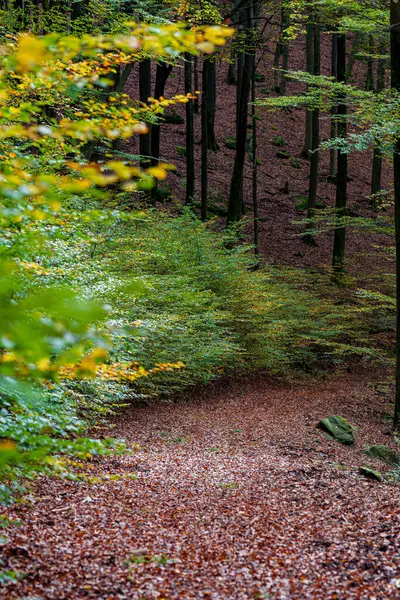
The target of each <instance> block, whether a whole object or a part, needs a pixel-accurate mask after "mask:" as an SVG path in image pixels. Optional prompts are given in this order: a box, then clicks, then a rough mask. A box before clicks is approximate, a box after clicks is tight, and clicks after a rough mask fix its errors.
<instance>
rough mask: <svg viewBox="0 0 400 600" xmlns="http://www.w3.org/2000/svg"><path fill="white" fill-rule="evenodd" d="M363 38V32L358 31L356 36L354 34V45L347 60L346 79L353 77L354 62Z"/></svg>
mask: <svg viewBox="0 0 400 600" xmlns="http://www.w3.org/2000/svg"><path fill="white" fill-rule="evenodd" d="M361 39H362V34H361V33H359V32H357V33H356V34H355V36H354V42H353V46H352V48H351V52H350V56H349V60H348V62H347V68H346V81H348V80H349V79H351V76H352V74H353V67H354V63H355V62H356V53H357V51H358V49H359V46H360V42H361Z"/></svg>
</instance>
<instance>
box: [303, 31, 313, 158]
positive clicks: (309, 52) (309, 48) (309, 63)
mask: <svg viewBox="0 0 400 600" xmlns="http://www.w3.org/2000/svg"><path fill="white" fill-rule="evenodd" d="M306 27H307V30H306V69H307V73H313V72H314V28H313V24H312V22H311V21H309V22H308V23H307V26H306ZM312 121H313V119H312V111H311V110H307V111H306V131H305V139H304V148H303V152H302V153H301V154H302V156H304V158H307V159H309V158H310V152H311V145H312V141H311V140H312Z"/></svg>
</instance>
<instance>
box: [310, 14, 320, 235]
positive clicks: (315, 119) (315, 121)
mask: <svg viewBox="0 0 400 600" xmlns="http://www.w3.org/2000/svg"><path fill="white" fill-rule="evenodd" d="M313 29H314V32H313V46H314V61H313V62H314V67H313V73H314V75H319V74H320V72H321V30H320V26H319V25H318V24H314V25H313ZM318 165H319V109H317V108H316V109H314V110H313V111H312V136H311V156H310V185H309V189H308V210H307V217H308V220H309V223H308V226H307V227H308V229H309V228H310V227H311V226H312V219H313V218H314V213H315V205H316V202H317V191H318ZM306 238H307V239H309V241H311V239H312V238H311V236H310V235H307V236H306Z"/></svg>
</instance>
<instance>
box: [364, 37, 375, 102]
mask: <svg viewBox="0 0 400 600" xmlns="http://www.w3.org/2000/svg"><path fill="white" fill-rule="evenodd" d="M372 50H373V44H372V36H371V35H370V36H368V54H369V56H368V60H367V78H366V80H365V89H366V90H367V92H372V90H373V89H374V88H375V85H374V59H373V58H372V56H371V54H372Z"/></svg>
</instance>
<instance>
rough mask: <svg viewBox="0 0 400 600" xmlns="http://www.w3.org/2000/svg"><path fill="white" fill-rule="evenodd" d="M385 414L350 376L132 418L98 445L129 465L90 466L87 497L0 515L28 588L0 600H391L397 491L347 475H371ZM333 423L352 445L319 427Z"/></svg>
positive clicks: (239, 388) (257, 380)
mask: <svg viewBox="0 0 400 600" xmlns="http://www.w3.org/2000/svg"><path fill="white" fill-rule="evenodd" d="M388 409H389V407H388V405H387V400H385V395H384V394H381V393H380V389H379V386H378V385H371V384H368V382H367V378H366V377H365V376H364V375H360V374H357V375H349V374H347V375H346V376H342V377H340V378H339V377H336V378H333V379H332V378H331V379H330V380H329V381H325V382H314V383H309V382H307V383H305V382H303V383H302V384H296V385H294V384H282V383H279V384H278V383H276V382H275V383H274V382H271V381H270V380H268V379H266V378H263V377H254V378H249V379H248V380H238V381H236V382H234V381H232V382H230V383H225V384H224V383H220V384H218V385H217V386H211V387H209V388H206V389H204V390H200V391H198V390H196V391H193V392H192V393H191V394H189V393H187V394H186V396H185V397H184V398H182V399H180V401H179V402H178V403H168V404H155V405H144V404H143V406H136V407H135V406H134V407H129V409H126V410H125V411H124V412H123V414H122V415H120V416H119V417H115V418H114V419H113V423H112V424H111V427H110V430H109V431H106V432H104V435H113V436H118V437H121V438H124V439H125V440H126V441H127V443H128V445H130V446H131V447H132V453H131V454H130V455H122V456H118V457H115V456H114V457H109V458H97V459H93V460H91V461H90V462H89V465H88V468H87V472H88V474H89V475H90V476H91V477H95V476H97V477H99V481H98V482H97V483H91V484H89V483H87V482H73V481H65V480H60V479H44V480H41V481H39V482H36V483H35V484H34V485H33V488H32V493H31V494H30V495H29V496H28V497H27V498H26V499H25V501H24V502H22V503H21V504H17V505H14V506H13V507H10V508H9V509H7V511H6V512H7V514H8V515H9V516H10V517H12V518H14V519H19V520H20V521H21V524H20V525H12V526H11V528H9V529H7V534H8V536H9V541H8V543H7V544H6V545H5V546H4V547H3V551H2V558H3V561H4V562H5V565H6V568H10V569H14V570H16V571H20V572H21V573H23V574H24V576H23V578H22V579H21V580H20V581H19V582H18V583H17V584H10V585H8V586H7V588H2V591H0V598H1V599H6V598H7V600H11V599H16V598H19V599H22V598H24V599H25V600H26V599H28V598H29V599H32V600H33V598H35V600H36V599H38V598H41V599H44V600H47V599H48V600H50V599H52V600H53V599H54V600H56V599H57V600H62V599H65V600H80V599H89V598H93V599H97V600H117V599H121V600H125V599H126V600H128V599H130V600H136V599H137V600H141V599H158V600H161V599H162V598H164V599H166V600H169V599H171V600H172V599H188V600H189V599H193V600H195V599H200V598H204V599H206V598H207V599H211V600H220V599H221V600H222V599H224V600H228V599H230V600H242V599H243V600H245V599H257V598H258V599H262V598H264V599H266V598H268V599H270V600H278V599H279V600H284V599H285V600H306V599H307V600H333V599H336V600H339V599H340V600H352V599H359V600H389V599H392V598H393V599H394V598H398V597H399V593H400V592H399V589H398V587H397V586H398V585H399V584H400V581H399V578H400V570H399V569H400V566H399V552H400V519H399V506H400V487H399V486H398V484H395V483H391V481H390V478H385V481H384V482H381V483H380V482H377V481H372V480H369V479H365V478H364V477H362V476H361V475H359V474H358V467H359V466H360V465H366V464H367V465H368V464H369V465H370V466H371V465H372V466H375V468H376V467H378V468H380V467H379V465H378V464H375V465H374V461H371V459H368V458H367V457H366V456H365V455H364V453H363V449H364V447H365V445H367V444H373V443H386V444H387V443H389V444H390V434H389V432H390V421H389V420H388V414H387V411H388ZM329 414H342V415H343V416H345V417H347V418H348V419H349V420H350V421H351V422H352V423H353V424H355V425H356V426H357V427H358V428H359V429H358V432H357V441H356V444H355V446H351V447H345V446H342V445H341V444H339V443H337V442H336V441H333V440H332V439H328V437H327V436H325V435H324V434H323V433H322V432H321V431H319V430H318V429H316V424H317V423H318V421H319V419H321V418H323V417H325V416H327V415H329ZM96 435H97V433H96ZM136 444H139V446H140V447H137V446H136ZM132 474H134V475H135V476H136V477H137V479H132V477H131V476H132ZM110 475H111V476H112V478H111V480H105V476H110ZM113 476H116V477H115V479H114V477H113Z"/></svg>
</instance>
